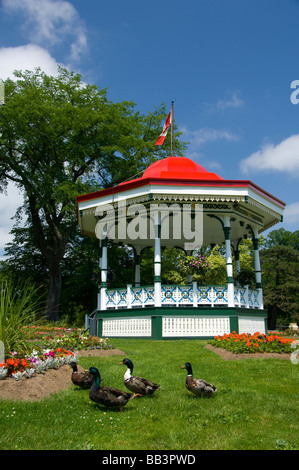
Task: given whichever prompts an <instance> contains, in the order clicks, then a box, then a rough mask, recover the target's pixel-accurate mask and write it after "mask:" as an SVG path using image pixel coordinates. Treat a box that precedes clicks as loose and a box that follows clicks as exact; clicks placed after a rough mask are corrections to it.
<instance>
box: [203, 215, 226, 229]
mask: <svg viewBox="0 0 299 470" xmlns="http://www.w3.org/2000/svg"><path fill="white" fill-rule="evenodd" d="M207 216H208V217H212V218H214V219H217V220H218V221H219V222H220V223H221V225H222V228H223V230H224V222H223V220H222V219H221V218H220V217H218V216H217V215H214V214H207Z"/></svg>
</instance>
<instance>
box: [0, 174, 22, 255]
mask: <svg viewBox="0 0 299 470" xmlns="http://www.w3.org/2000/svg"><path fill="white" fill-rule="evenodd" d="M6 192H7V194H4V193H0V220H1V225H0V259H1V257H2V255H3V253H4V246H5V245H6V243H9V242H10V241H12V239H13V237H12V236H11V235H10V234H9V232H10V231H11V229H12V227H13V225H14V223H15V222H14V221H13V220H11V218H12V217H13V216H14V215H15V213H16V210H17V209H18V208H19V207H20V206H21V205H22V204H23V196H22V194H21V193H20V190H19V189H18V188H17V187H16V186H15V185H14V184H13V183H9V184H8V187H7V191H6Z"/></svg>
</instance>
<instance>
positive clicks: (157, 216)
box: [154, 211, 162, 307]
mask: <svg viewBox="0 0 299 470" xmlns="http://www.w3.org/2000/svg"><path fill="white" fill-rule="evenodd" d="M154 229H155V254H154V276H155V277H154V285H155V307H161V293H162V291H161V213H160V212H158V211H156V212H155V213H154Z"/></svg>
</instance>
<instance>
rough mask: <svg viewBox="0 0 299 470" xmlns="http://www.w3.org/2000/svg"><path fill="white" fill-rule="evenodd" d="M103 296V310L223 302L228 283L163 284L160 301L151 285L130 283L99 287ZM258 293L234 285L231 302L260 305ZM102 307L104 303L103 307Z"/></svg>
mask: <svg viewBox="0 0 299 470" xmlns="http://www.w3.org/2000/svg"><path fill="white" fill-rule="evenodd" d="M102 294H103V295H104V296H105V300H104V302H102V303H101V305H102V306H105V310H109V309H121V308H129V309H130V308H136V307H142V308H143V307H147V306H152V307H153V306H155V305H160V306H161V307H163V306H176V307H182V306H190V307H192V306H193V307H198V306H204V305H206V306H210V307H214V306H218V305H220V306H223V305H227V304H228V296H227V286H198V285H197V283H196V282H193V284H192V285H187V286H183V285H162V286H161V295H160V299H159V302H157V299H155V288H154V286H147V287H132V286H127V287H126V288H122V289H106V290H104V289H102ZM260 297H261V293H260V292H259V291H258V290H251V289H248V288H247V287H244V288H241V287H235V290H234V304H235V306H237V307H246V308H262V299H261V298H260ZM102 308H103V307H102Z"/></svg>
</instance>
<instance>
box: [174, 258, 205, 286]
mask: <svg viewBox="0 0 299 470" xmlns="http://www.w3.org/2000/svg"><path fill="white" fill-rule="evenodd" d="M208 268H209V263H208V262H207V259H206V257H205V256H204V255H201V254H196V255H193V256H191V255H189V256H188V255H185V256H182V258H181V259H180V261H179V263H178V270H179V271H180V272H181V273H182V274H185V275H187V277H188V282H189V281H190V277H191V276H193V275H202V276H204V275H205V273H206V272H207V270H208Z"/></svg>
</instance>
